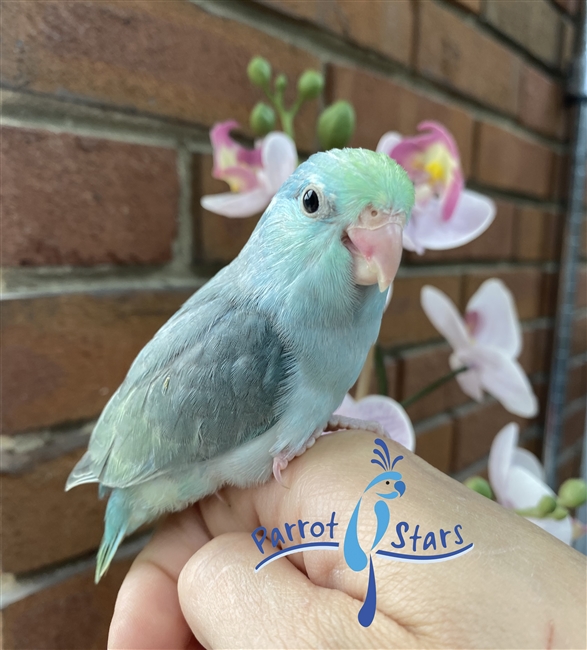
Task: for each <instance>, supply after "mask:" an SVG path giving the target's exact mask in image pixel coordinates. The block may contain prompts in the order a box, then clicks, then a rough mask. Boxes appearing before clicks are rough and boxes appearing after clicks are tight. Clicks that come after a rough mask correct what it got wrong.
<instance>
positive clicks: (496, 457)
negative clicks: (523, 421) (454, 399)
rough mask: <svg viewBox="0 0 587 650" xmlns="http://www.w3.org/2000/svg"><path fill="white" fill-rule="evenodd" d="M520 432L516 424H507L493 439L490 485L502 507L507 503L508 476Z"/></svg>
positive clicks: (489, 468) (490, 452) (489, 469)
mask: <svg viewBox="0 0 587 650" xmlns="http://www.w3.org/2000/svg"><path fill="white" fill-rule="evenodd" d="M519 431H520V427H519V426H518V425H517V424H516V423H515V422H510V424H506V426H505V427H503V429H501V431H500V432H499V433H498V434H497V435H496V436H495V438H494V439H493V442H492V443H491V450H490V451H489V464H488V473H489V483H490V484H491V487H492V489H493V491H494V493H495V496H496V498H497V500H498V502H499V503H501V504H502V505H505V503H506V501H507V494H508V492H507V489H508V475H509V473H510V469H511V466H512V463H513V458H514V453H515V451H516V447H517V444H518V435H519ZM534 505H535V504H534Z"/></svg>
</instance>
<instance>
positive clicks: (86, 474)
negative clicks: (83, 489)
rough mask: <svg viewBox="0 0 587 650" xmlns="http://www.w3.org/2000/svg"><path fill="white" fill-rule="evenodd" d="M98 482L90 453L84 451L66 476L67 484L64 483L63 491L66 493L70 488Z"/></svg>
mask: <svg viewBox="0 0 587 650" xmlns="http://www.w3.org/2000/svg"><path fill="white" fill-rule="evenodd" d="M99 480H100V479H99V477H98V476H97V475H96V469H95V467H94V462H93V460H92V458H91V456H90V452H89V451H86V453H85V454H84V455H83V456H82V457H81V458H80V460H79V461H78V463H77V465H76V466H75V467H74V468H73V470H72V472H71V474H70V475H69V476H68V478H67V482H66V483H65V491H66V492H67V491H68V490H71V488H74V487H76V486H78V485H83V484H84V483H97V482H98V481H99Z"/></svg>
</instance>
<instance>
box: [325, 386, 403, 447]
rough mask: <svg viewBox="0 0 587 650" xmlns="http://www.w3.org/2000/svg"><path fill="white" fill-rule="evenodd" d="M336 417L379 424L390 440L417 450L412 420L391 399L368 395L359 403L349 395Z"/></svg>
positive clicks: (336, 412)
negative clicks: (341, 416) (342, 416)
mask: <svg viewBox="0 0 587 650" xmlns="http://www.w3.org/2000/svg"><path fill="white" fill-rule="evenodd" d="M334 415H344V416H345V417H348V418H354V419H357V420H367V421H370V422H378V423H379V424H380V425H381V426H382V427H383V429H384V430H385V433H386V434H387V437H388V438H389V439H390V440H395V442H398V443H399V444H400V445H403V446H404V447H405V448H406V449H409V450H410V451H414V449H415V448H416V435H415V434H414V428H413V427H412V423H411V422H410V418H409V417H408V414H407V413H406V412H405V410H404V409H403V408H402V406H401V405H400V404H398V403H397V402H396V401H395V400H392V399H391V397H385V396H383V395H367V397H364V398H363V399H360V400H358V401H357V400H355V399H353V398H352V397H351V396H350V395H349V394H348V393H347V394H346V395H345V398H344V400H343V401H342V404H341V405H340V406H339V407H338V408H337V409H336V411H335V412H334Z"/></svg>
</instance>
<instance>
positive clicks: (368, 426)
mask: <svg viewBox="0 0 587 650" xmlns="http://www.w3.org/2000/svg"><path fill="white" fill-rule="evenodd" d="M352 429H361V430H363V431H370V432H371V433H374V434H376V435H378V436H386V437H389V436H387V433H386V432H385V429H384V428H383V427H382V426H381V425H380V424H379V422H373V421H370V420H358V419H357V418H347V417H346V416H344V415H332V416H331V418H330V420H328V424H327V425H326V427H325V429H324V431H323V432H322V433H332V432H334V431H348V430H352Z"/></svg>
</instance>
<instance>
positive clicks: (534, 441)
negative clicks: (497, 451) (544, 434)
mask: <svg viewBox="0 0 587 650" xmlns="http://www.w3.org/2000/svg"><path fill="white" fill-rule="evenodd" d="M518 444H519V446H520V447H522V448H524V449H527V450H528V451H529V452H530V453H532V454H534V456H536V458H538V459H540V458H542V448H543V440H542V438H541V437H540V436H535V437H534V438H529V439H528V440H522V441H520V442H519V443H518Z"/></svg>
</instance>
